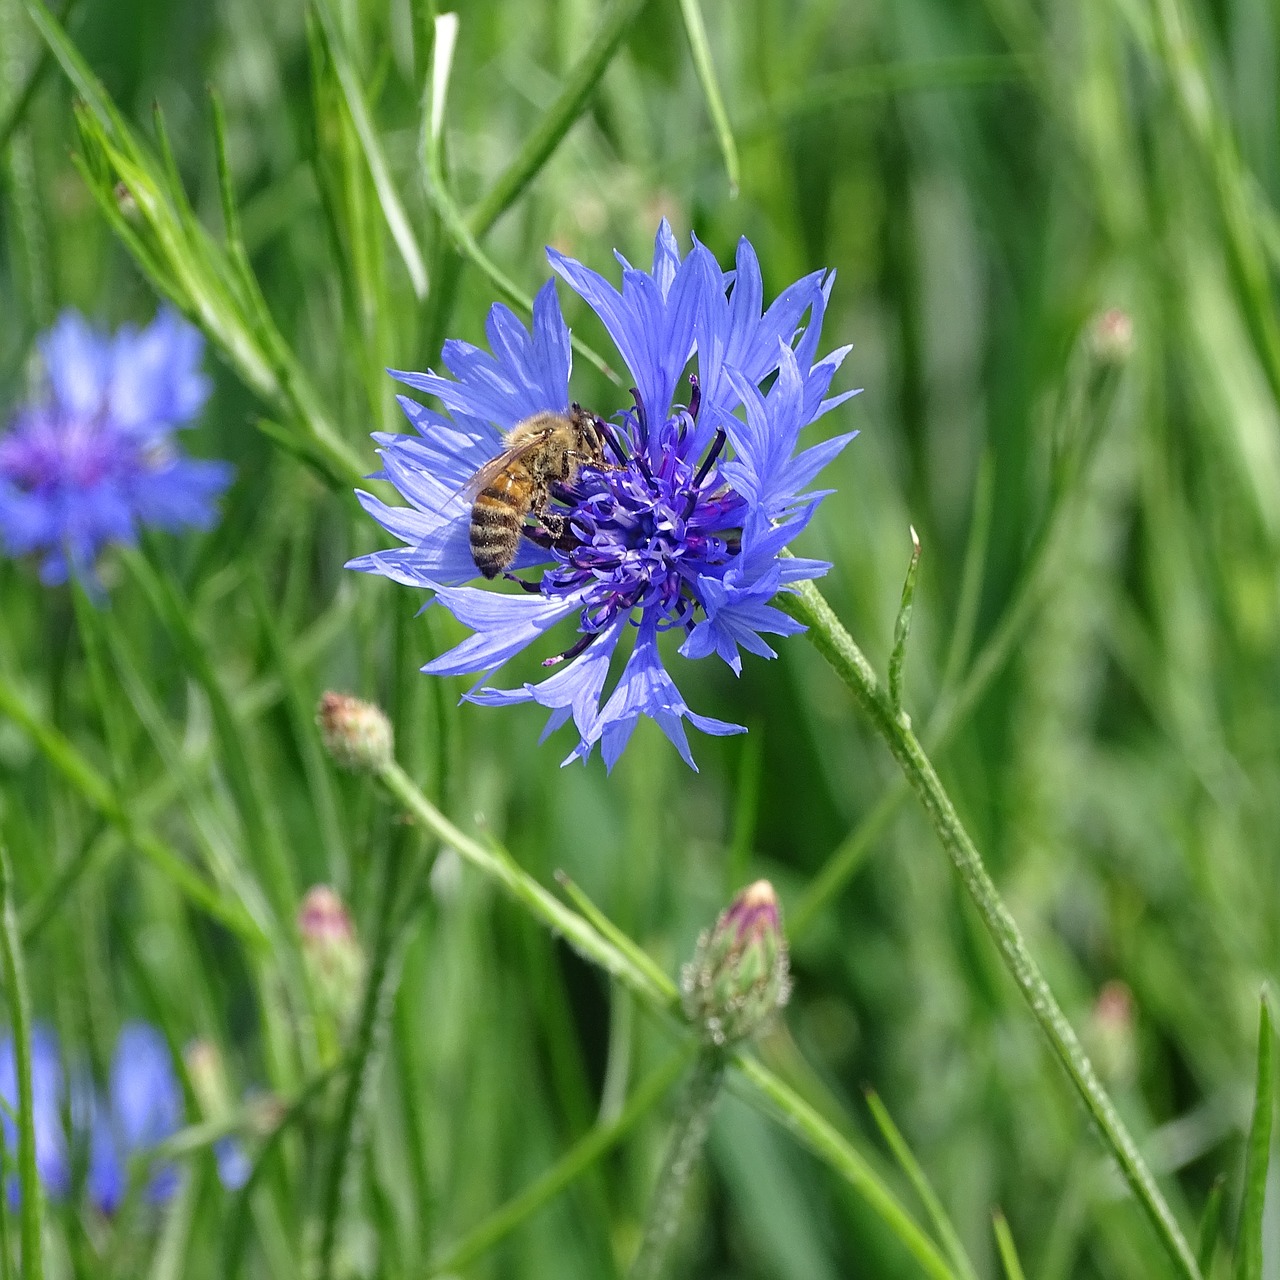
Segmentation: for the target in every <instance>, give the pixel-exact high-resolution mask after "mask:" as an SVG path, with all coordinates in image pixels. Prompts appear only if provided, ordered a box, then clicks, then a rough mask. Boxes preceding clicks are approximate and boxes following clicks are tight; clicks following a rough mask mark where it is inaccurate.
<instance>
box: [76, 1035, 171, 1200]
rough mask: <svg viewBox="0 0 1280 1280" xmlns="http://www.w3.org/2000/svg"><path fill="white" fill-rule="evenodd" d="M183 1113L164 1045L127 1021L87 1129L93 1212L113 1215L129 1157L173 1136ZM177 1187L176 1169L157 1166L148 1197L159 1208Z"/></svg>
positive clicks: (124, 1185) (125, 1180)
mask: <svg viewBox="0 0 1280 1280" xmlns="http://www.w3.org/2000/svg"><path fill="white" fill-rule="evenodd" d="M182 1111H183V1107H182V1087H181V1085H180V1084H179V1083H178V1076H177V1073H176V1072H175V1071H174V1069H173V1055H172V1054H171V1053H170V1051H169V1043H168V1041H167V1040H166V1039H165V1038H164V1036H163V1035H161V1033H160V1032H159V1031H157V1030H156V1028H155V1027H150V1026H148V1025H147V1024H146V1023H143V1022H130V1023H126V1024H125V1026H124V1027H122V1028H121V1031H120V1035H119V1038H118V1039H117V1040H116V1049H115V1053H114V1054H113V1055H112V1059H111V1078H110V1080H109V1082H108V1090H107V1095H106V1097H105V1098H103V1097H99V1098H97V1099H96V1100H95V1102H94V1106H93V1119H92V1126H91V1128H90V1131H89V1177H88V1189H89V1199H90V1201H91V1202H92V1204H93V1205H94V1206H95V1207H96V1208H97V1209H100V1210H101V1211H102V1212H103V1213H106V1214H112V1213H115V1211H116V1210H117V1209H118V1208H119V1207H120V1203H121V1201H122V1200H123V1199H124V1194H125V1191H126V1189H127V1188H128V1185H129V1176H128V1162H129V1157H130V1156H132V1155H133V1154H134V1153H135V1152H138V1151H145V1150H146V1149H147V1148H148V1147H154V1146H155V1145H156V1144H157V1143H160V1142H163V1141H164V1140H165V1139H166V1138H168V1137H170V1136H172V1135H173V1134H175V1133H177V1131H178V1130H179V1129H180V1128H181V1127H182ZM177 1186H178V1171H177V1169H175V1168H174V1166H173V1165H171V1164H162V1165H160V1166H159V1167H158V1168H157V1169H155V1170H154V1171H153V1172H152V1175H151V1181H150V1182H149V1183H148V1185H147V1199H148V1200H150V1201H151V1203H152V1204H162V1203H163V1202H164V1201H166V1200H167V1199H168V1198H169V1197H170V1196H171V1195H172V1194H173V1193H174V1191H175V1190H176V1189H177Z"/></svg>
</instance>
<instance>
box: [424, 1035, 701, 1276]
mask: <svg viewBox="0 0 1280 1280" xmlns="http://www.w3.org/2000/svg"><path fill="white" fill-rule="evenodd" d="M688 1056H689V1055H688V1052H687V1051H682V1052H679V1053H676V1054H675V1055H674V1056H673V1057H672V1058H671V1059H670V1060H669V1061H668V1062H667V1063H666V1064H664V1065H663V1066H661V1067H659V1068H658V1069H657V1070H656V1071H655V1072H654V1073H653V1074H652V1075H651V1076H650V1077H649V1078H648V1079H647V1080H646V1081H645V1082H644V1084H642V1085H641V1086H640V1088H639V1089H637V1090H636V1092H635V1093H634V1094H633V1095H632V1097H631V1100H630V1101H629V1102H628V1103H627V1105H626V1106H625V1107H624V1108H623V1109H622V1111H621V1112H619V1114H618V1117H617V1119H615V1120H612V1121H610V1122H609V1123H608V1124H598V1125H595V1126H594V1127H593V1128H592V1129H591V1130H590V1131H589V1132H588V1133H586V1134H584V1135H583V1137H582V1138H581V1140H580V1141H579V1142H578V1143H577V1144H576V1145H575V1146H574V1147H572V1148H570V1150H568V1151H567V1152H565V1154H564V1155H563V1156H562V1157H561V1158H560V1159H559V1160H557V1161H556V1163H555V1164H553V1165H552V1166H551V1168H550V1169H548V1170H547V1171H546V1172H545V1173H544V1174H542V1175H541V1177H539V1178H538V1179H536V1180H535V1181H534V1182H532V1183H531V1184H530V1185H529V1186H528V1187H526V1188H525V1189H524V1190H523V1191H521V1192H520V1193H519V1194H517V1195H516V1196H514V1197H513V1198H512V1199H511V1200H508V1201H507V1203H506V1204H504V1205H503V1206H502V1207H501V1208H500V1209H497V1210H496V1211H495V1212H494V1213H492V1214H491V1215H490V1216H489V1217H488V1218H486V1219H485V1220H484V1221H483V1222H482V1223H480V1225H479V1226H477V1227H475V1228H474V1229H473V1230H471V1231H469V1232H468V1233H467V1234H466V1235H465V1236H464V1237H463V1238H462V1239H461V1240H459V1241H458V1243H457V1244H455V1245H454V1246H453V1247H452V1248H450V1249H449V1250H448V1251H447V1252H445V1253H443V1254H441V1255H439V1256H438V1257H437V1258H435V1259H433V1260H432V1262H431V1265H430V1266H429V1267H428V1269H427V1273H426V1274H427V1275H428V1276H451V1275H456V1274H458V1273H459V1272H461V1271H462V1270H463V1269H464V1268H465V1267H468V1266H470V1265H471V1263H473V1262H474V1261H475V1260H476V1259H477V1258H478V1257H480V1256H481V1255H482V1254H484V1253H485V1252H487V1251H488V1250H489V1249H492V1248H493V1246H494V1245H495V1244H497V1243H498V1241H499V1240H502V1239H503V1238H504V1237H506V1236H508V1235H510V1234H511V1232H512V1231H514V1230H515V1229H516V1227H518V1226H519V1225H520V1224H521V1223H522V1222H524V1221H525V1220H526V1219H527V1218H529V1217H531V1216H532V1215H533V1214H534V1213H536V1212H537V1211H538V1210H539V1209H541V1208H542V1206H543V1205H545V1204H547V1203H548V1202H549V1201H550V1200H551V1199H552V1197H554V1196H556V1195H558V1194H559V1193H560V1192H561V1191H563V1190H564V1189H565V1187H567V1186H569V1185H570V1183H572V1182H573V1181H574V1180H575V1179H576V1178H577V1177H578V1176H579V1175H580V1174H581V1173H583V1172H584V1171H585V1170H586V1169H588V1168H589V1167H590V1166H591V1165H592V1164H594V1163H595V1161H597V1160H598V1159H600V1157H601V1156H602V1155H604V1154H605V1153H606V1152H607V1151H610V1150H612V1149H613V1147H615V1146H616V1145H617V1144H618V1143H619V1142H620V1141H621V1140H622V1139H623V1138H624V1137H625V1136H626V1135H627V1134H628V1133H629V1132H630V1131H631V1130H632V1129H633V1128H635V1126H636V1124H637V1123H638V1122H639V1121H640V1120H641V1119H642V1118H643V1117H644V1116H646V1115H647V1114H648V1113H649V1112H650V1111H651V1110H652V1109H653V1108H654V1107H655V1106H656V1105H657V1104H658V1102H659V1101H661V1099H662V1097H663V1095H664V1094H665V1093H666V1092H667V1090H668V1089H669V1088H670V1087H671V1086H672V1084H674V1083H675V1080H676V1077H677V1076H678V1075H679V1073H680V1071H681V1070H682V1069H683V1067H684V1065H685V1063H686V1061H687V1060H688Z"/></svg>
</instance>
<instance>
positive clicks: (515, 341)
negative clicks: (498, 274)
mask: <svg viewBox="0 0 1280 1280" xmlns="http://www.w3.org/2000/svg"><path fill="white" fill-rule="evenodd" d="M486 329H487V333H488V337H489V342H490V345H491V346H492V347H493V349H494V354H492V355H491V354H490V353H489V352H487V351H482V350H481V349H480V348H479V347H475V346H472V345H471V343H469V342H460V341H457V340H452V341H450V342H446V343H445V346H444V364H445V367H446V368H447V369H448V370H449V372H450V373H451V374H453V378H445V377H441V376H440V375H439V374H436V373H432V372H430V371H428V372H427V373H409V372H400V371H396V370H392V371H391V372H392V376H393V377H396V378H398V379H399V380H400V381H401V382H404V383H406V384H407V385H408V386H411V387H416V388H417V389H418V390H419V391H426V392H427V393H428V394H430V395H433V396H435V397H437V398H438V399H439V400H440V401H441V402H442V403H443V404H444V405H445V406H446V407H447V408H448V409H449V410H451V411H452V412H455V413H461V414H466V415H469V416H470V417H474V418H480V419H483V420H484V421H486V422H492V423H497V424H498V425H499V426H501V427H502V428H503V429H504V430H509V429H510V428H511V427H513V426H515V424H516V423H517V422H519V421H521V419H523V418H527V417H530V416H531V415H532V414H535V413H540V412H542V411H544V410H547V409H552V410H560V409H567V408H568V407H569V367H570V359H569V350H570V348H569V331H568V328H567V327H566V325H565V322H564V317H563V316H562V315H561V313H560V303H559V300H558V299H557V297H556V293H555V286H554V284H553V283H552V282H551V281H548V282H547V283H546V284H545V285H544V286H543V288H542V290H541V291H540V292H539V294H538V299H537V304H536V305H535V308H534V333H533V334H532V335H530V334H529V332H528V330H526V329H525V327H524V325H523V324H521V323H520V321H519V320H518V319H517V318H516V317H515V315H513V314H512V312H511V311H510V310H509V308H507V307H504V306H503V305H502V304H501V303H496V304H495V305H494V306H493V307H492V308H491V310H490V312H489V320H488V324H487V326H486Z"/></svg>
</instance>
